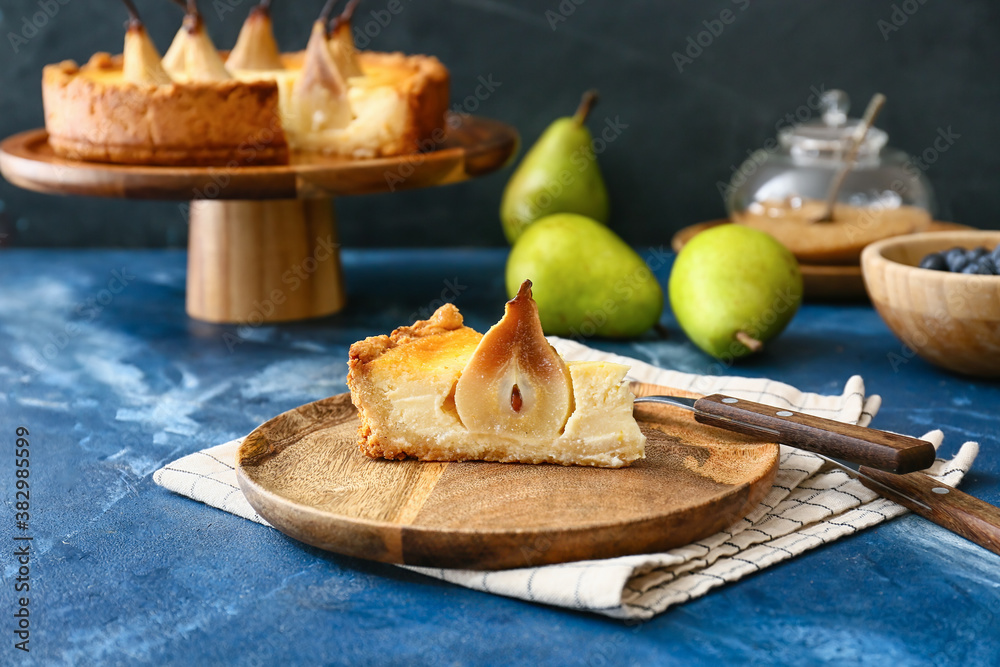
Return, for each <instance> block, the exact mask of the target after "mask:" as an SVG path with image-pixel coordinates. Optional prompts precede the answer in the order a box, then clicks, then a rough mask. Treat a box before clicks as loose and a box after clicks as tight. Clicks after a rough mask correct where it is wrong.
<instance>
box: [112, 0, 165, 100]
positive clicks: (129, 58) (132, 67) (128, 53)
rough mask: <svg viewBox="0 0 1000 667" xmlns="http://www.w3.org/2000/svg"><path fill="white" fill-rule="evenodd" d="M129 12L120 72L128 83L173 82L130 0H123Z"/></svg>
mask: <svg viewBox="0 0 1000 667" xmlns="http://www.w3.org/2000/svg"><path fill="white" fill-rule="evenodd" d="M124 2H125V8H126V9H127V10H128V14H129V25H128V30H127V31H126V33H125V46H124V48H123V49H122V60H123V66H122V70H123V72H122V74H123V76H124V78H125V80H126V81H128V82H129V83H137V84H152V85H157V86H159V85H167V84H170V83H173V82H172V81H171V79H170V76H169V75H168V74H167V72H166V70H164V69H163V64H162V63H161V62H160V53H159V52H158V51H157V50H156V45H155V44H153V40H152V39H150V38H149V34H148V33H147V32H146V27H145V26H144V25H143V23H142V19H141V18H140V17H139V12H138V10H136V8H135V4H133V3H132V0H124Z"/></svg>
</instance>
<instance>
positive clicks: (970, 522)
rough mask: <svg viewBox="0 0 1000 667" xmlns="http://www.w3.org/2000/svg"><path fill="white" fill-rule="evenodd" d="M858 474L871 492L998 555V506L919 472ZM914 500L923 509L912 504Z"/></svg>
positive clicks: (867, 470)
mask: <svg viewBox="0 0 1000 667" xmlns="http://www.w3.org/2000/svg"><path fill="white" fill-rule="evenodd" d="M858 472H860V473H861V474H862V475H866V476H868V477H870V478H871V479H865V478H864V477H859V478H858V479H859V481H860V482H861V483H862V484H864V485H865V486H867V487H868V488H869V489H871V490H872V491H875V492H876V493H878V494H879V495H881V496H884V497H886V498H888V499H889V500H891V501H893V502H895V503H899V504H900V505H902V506H903V507H905V508H907V509H909V510H912V511H913V512H914V513H916V514H919V515H920V516H922V517H924V518H925V519H928V520H930V521H933V522H934V523H936V524H937V525H939V526H942V527H943V528H947V529H948V530H950V531H951V532H953V533H955V534H957V535H961V536H962V537H964V538H965V539H967V540H971V541H973V542H975V543H976V544H978V545H979V546H981V547H984V548H986V549H989V550H990V551H992V552H993V553H995V554H1000V507H996V506H994V505H990V504H989V503H987V502H985V501H983V500H980V499H979V498H976V497H975V496H970V495H969V494H967V493H963V492H961V491H959V490H958V489H956V488H955V487H953V486H948V485H947V484H942V483H941V482H938V481H935V480H934V479H932V478H930V477H928V476H927V475H925V474H923V473H919V472H915V473H910V474H909V475H893V474H891V473H885V472H882V471H881V470H873V469H871V468H866V467H864V466H862V467H861V468H860V469H859V470H858ZM872 480H875V481H874V482H873V481H872ZM875 482H878V483H877V484H876V483H875ZM904 494H905V495H904ZM914 499H915V500H919V501H920V502H921V503H923V504H924V505H926V507H924V506H923V505H918V504H917V503H915V502H913V500H914Z"/></svg>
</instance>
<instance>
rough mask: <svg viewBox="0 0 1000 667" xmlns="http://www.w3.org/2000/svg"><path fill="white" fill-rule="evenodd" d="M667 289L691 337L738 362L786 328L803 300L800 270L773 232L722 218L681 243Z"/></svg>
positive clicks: (718, 356)
mask: <svg viewBox="0 0 1000 667" xmlns="http://www.w3.org/2000/svg"><path fill="white" fill-rule="evenodd" d="M668 291H669V293H670V307H671V308H673V311H674V316H675V317H676V318H677V322H678V323H679V324H680V325H681V328H682V329H684V333H686V334H687V335H688V338H690V339H691V341H692V342H693V343H694V344H695V345H697V346H698V347H700V348H701V349H702V350H704V351H705V352H707V353H708V354H710V355H712V356H713V357H715V358H716V359H724V360H733V359H738V358H739V357H743V356H746V355H748V354H750V353H752V352H757V351H758V350H760V349H761V347H762V346H763V343H764V342H765V341H767V340H769V339H771V338H773V337H775V336H777V335H778V334H779V333H781V331H782V330H783V329H784V328H785V326H786V325H787V324H788V322H789V321H790V320H791V319H792V316H793V315H795V311H796V310H798V307H799V304H800V303H801V302H802V273H801V272H800V271H799V264H798V262H797V261H795V256H794V255H792V253H791V252H789V251H788V249H787V248H785V246H783V245H781V243H779V242H778V241H777V240H775V239H774V238H773V237H772V236H770V235H768V234H765V233H764V232H762V231H759V230H756V229H752V228H750V227H744V226H743V225H734V224H725V225H720V226H718V227H713V228H711V229H708V230H706V231H704V232H701V233H700V234H698V235H697V236H695V237H694V238H693V239H691V240H690V241H689V242H688V244H687V245H685V246H684V247H683V248H682V249H681V251H680V254H678V255H677V260H676V261H675V262H674V267H673V270H672V271H671V273H670V282H669V285H668Z"/></svg>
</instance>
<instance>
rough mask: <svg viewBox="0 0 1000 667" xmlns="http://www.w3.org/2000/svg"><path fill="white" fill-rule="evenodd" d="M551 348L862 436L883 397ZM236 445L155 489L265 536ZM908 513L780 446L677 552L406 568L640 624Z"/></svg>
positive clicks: (857, 382) (851, 383)
mask: <svg viewBox="0 0 1000 667" xmlns="http://www.w3.org/2000/svg"><path fill="white" fill-rule="evenodd" d="M552 342H553V344H554V345H555V346H556V348H557V349H558V350H559V352H560V353H561V354H562V355H563V356H564V357H565V358H567V359H573V360H591V359H606V360H610V361H616V362H618V363H623V364H627V365H629V366H631V367H632V370H631V371H630V373H629V377H630V378H631V379H634V380H639V381H642V382H650V383H654V384H660V385H664V386H667V387H675V388H678V389H688V390H691V391H695V392H698V393H701V394H712V393H724V394H729V395H732V396H736V397H738V398H744V399H747V400H752V401H757V402H759V403H765V404H769V405H774V406H776V407H783V408H790V409H792V410H796V411H799V412H805V413H809V414H814V415H817V416H820V417H826V418H828V419H835V420H837V421H841V422H847V423H856V424H861V425H862V426H865V425H867V424H868V423H869V422H870V421H871V419H872V417H874V416H875V413H876V412H877V411H878V409H879V406H880V405H881V399H880V397H878V396H866V395H865V388H864V383H863V382H862V380H861V378H860V377H858V376H854V377H852V378H850V379H849V380H848V381H847V384H846V386H845V387H844V391H843V392H842V393H841V394H840V395H834V396H824V395H819V394H813V393H806V392H801V391H799V390H797V389H795V388H794V387H790V386H788V385H786V384H782V383H780V382H774V381H771V380H765V379H754V378H740V377H725V376H709V375H692V374H689V373H680V372H677V371H668V370H663V369H661V368H656V367H654V366H651V365H649V364H646V363H643V362H641V361H637V360H635V359H629V358H626V357H620V356H617V355H613V354H608V353H605V352H601V351H598V350H594V349H592V348H589V347H586V346H584V345H580V344H579V343H576V342H573V341H568V340H563V339H558V338H553V339H552ZM942 437H943V436H942V433H941V432H940V431H931V432H930V433H927V434H925V435H924V436H923V438H924V439H925V440H929V441H930V442H932V443H934V446H935V447H938V446H940V444H941V440H942ZM240 442H241V441H240V440H234V441H232V442H227V443H225V444H222V445H218V446H215V447H210V448H208V449H205V450H202V451H199V452H195V453H194V454H190V455H188V456H185V457H183V458H181V459H178V460H177V461H174V462H173V463H170V464H169V465H167V466H165V467H163V468H161V469H160V470H158V471H156V473H155V474H154V476H153V479H154V480H155V481H156V483H157V484H159V485H160V486H163V487H165V488H167V489H169V490H171V491H173V492H175V493H179V494H181V495H184V496H188V497H190V498H193V499H195V500H197V501H200V502H203V503H205V504H207V505H211V506H213V507H217V508H219V509H222V510H225V511H227V512H231V513H233V514H236V515H239V516H241V517H244V518H247V519H250V520H252V521H257V522H258V523H262V524H264V525H267V522H266V521H264V520H263V519H262V518H261V517H260V516H259V515H258V514H257V513H256V512H255V511H254V510H253V508H252V507H250V504H249V503H247V501H246V499H245V498H244V497H243V494H242V492H241V491H240V489H239V486H238V484H237V482H236V472H235V470H234V469H233V462H234V461H235V458H236V450H237V448H238V447H239V444H240ZM978 452H979V447H978V445H977V444H976V443H974V442H967V443H965V444H964V445H962V446H961V448H960V449H959V451H958V453H957V454H956V455H955V456H954V457H953V458H951V459H950V460H943V459H940V458H939V459H938V460H937V461H936V462H935V464H934V466H933V467H932V468H931V469H930V470H929V471H928V472H929V474H931V475H932V476H934V477H936V478H937V479H939V480H941V481H943V482H945V483H947V484H950V485H952V486H955V485H957V484H958V483H959V482H960V481H961V479H962V477H963V476H964V475H965V473H966V472H968V470H969V468H970V467H971V466H972V462H973V461H974V460H975V458H976V455H977V454H978ZM905 511H906V510H905V509H904V508H903V507H901V506H899V505H897V504H895V503H893V502H890V501H888V500H885V499H884V498H881V497H880V496H878V495H877V494H876V493H874V492H873V491H870V490H869V489H867V488H866V487H865V486H863V485H862V484H861V483H860V482H858V481H856V480H854V479H852V478H851V477H849V476H848V475H847V474H846V473H844V472H842V471H840V470H839V469H835V468H830V467H828V466H826V465H824V462H823V461H822V460H821V459H819V458H818V457H816V456H813V455H812V454H810V453H808V452H804V451H801V450H798V449H795V448H793V447H786V446H784V445H782V447H781V462H780V467H779V469H778V472H777V475H776V477H775V481H774V486H773V487H772V488H771V491H770V493H768V495H767V497H765V498H764V500H763V501H762V502H761V504H760V505H759V506H758V507H757V508H755V509H754V510H753V511H752V512H751V513H750V514H749V515H747V516H746V517H745V518H743V519H741V520H740V521H738V522H736V524H734V525H732V526H730V527H729V528H728V529H726V530H724V531H722V532H720V533H717V534H715V535H712V536H711V537H708V538H705V539H703V540H699V541H698V542H694V543H692V544H689V545H687V546H684V547H680V548H677V549H672V550H670V551H668V552H665V553H658V554H643V555H639V556H625V557H621V558H611V559H608V560H600V561H582V562H576V563H564V564H560V565H548V566H544V567H533V568H523V569H518V570H502V571H490V572H481V571H470V570H445V569H437V568H423V567H412V568H409V569H411V570H414V571H416V572H420V573H423V574H425V575H427V576H431V577H436V578H438V579H444V580H446V581H450V582H452V583H455V584H459V585H461V586H466V587H468V588H473V589H476V590H480V591H485V592H488V593H495V594H498V595H506V596H509V597H515V598H520V599H523V600H530V601H533V602H540V603H544V604H549V605H555V606H560V607H567V608H571V609H579V610H585V611H591V612H595V613H599V614H604V615H606V616H612V617H616V618H624V619H646V618H650V617H652V616H653V615H655V614H658V613H660V612H662V611H664V610H666V609H668V608H669V607H672V606H674V605H677V604H680V603H683V602H687V601H688V600H692V599H694V598H697V597H700V596H702V595H704V594H706V593H707V592H709V591H710V590H712V589H714V588H717V587H719V586H722V585H723V584H726V583H728V582H731V581H737V580H739V579H741V578H743V577H745V576H747V575H749V574H753V573H754V572H758V571H760V570H763V569H764V568H767V567H770V566H771V565H774V564H775V563H779V562H781V561H783V560H786V559H789V558H792V557H793V556H796V555H798V554H800V553H803V552H805V551H808V550H809V549H812V548H814V547H818V546H820V545H823V544H827V543H828V542H832V541H834V540H836V539H839V538H841V537H844V536H846V535H851V534H853V533H856V532H858V531H859V530H863V529H864V528H868V527H869V526H873V525H875V524H877V523H881V522H883V521H886V520H887V519H891V518H893V517H895V516H899V515H900V514H903V513H904V512H905ZM209 520H210V519H209V518H208V517H206V521H209Z"/></svg>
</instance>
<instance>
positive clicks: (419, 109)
mask: <svg viewBox="0 0 1000 667" xmlns="http://www.w3.org/2000/svg"><path fill="white" fill-rule="evenodd" d="M178 3H179V4H182V5H183V6H184V7H185V16H184V21H183V25H182V26H181V28H180V30H178V32H177V34H176V36H175V37H174V39H173V42H172V43H171V45H170V48H169V49H168V50H167V52H166V54H165V55H164V56H163V57H162V59H161V58H160V55H159V53H158V51H157V49H156V46H155V45H154V44H153V42H152V40H151V39H150V37H149V35H148V34H147V32H146V30H145V28H144V27H143V25H142V22H141V20H140V19H139V16H138V14H137V13H136V11H135V7H134V5H133V4H132V2H131V0H125V4H126V6H127V8H128V10H129V15H130V17H131V19H130V22H129V27H128V30H127V32H126V36H125V47H124V49H123V53H122V54H121V55H118V56H112V55H110V54H108V53H96V54H94V55H93V56H92V57H91V58H90V60H89V61H88V62H87V63H85V64H84V65H82V66H79V65H77V64H76V63H75V62H73V61H64V62H61V63H57V64H54V65H48V66H46V67H45V68H44V70H43V73H42V101H43V105H44V107H45V128H46V130H47V131H48V134H49V144H50V145H51V146H52V149H53V151H54V152H55V153H56V155H58V156H60V157H66V158H70V159H82V160H94V161H101V162H115V163H123V164H150V165H192V166H213V165H217V166H223V165H224V166H229V167H236V166H245V165H271V164H287V163H288V162H289V160H290V155H291V153H292V152H293V151H307V152H318V153H322V154H326V155H333V156H340V157H347V158H356V159H364V158H374V157H387V156H394V155H402V154H406V153H414V152H418V151H420V150H422V149H425V148H426V147H427V146H433V145H435V144H436V143H440V141H442V140H443V138H444V122H445V112H446V111H447V105H448V95H449V75H448V70H447V69H446V68H445V67H444V65H442V64H441V63H440V61H438V60H437V59H436V58H433V57H430V56H421V55H413V56H406V55H403V54H399V53H375V52H368V51H361V52H359V51H357V50H356V49H355V47H354V42H353V38H352V36H351V27H350V19H351V15H352V14H353V12H354V9H355V8H356V6H357V2H356V0H352V2H349V3H348V5H347V8H346V9H345V10H344V12H343V13H342V14H341V15H340V16H337V17H334V19H333V20H332V21H331V20H330V17H329V14H330V11H331V9H332V7H333V5H334V4H335V2H333V0H331V1H329V2H327V3H326V5H325V6H324V8H323V12H322V14H321V15H320V18H319V19H318V20H317V21H316V22H315V23H314V25H313V29H312V32H311V36H310V39H309V42H308V44H307V46H306V49H305V50H304V51H300V52H296V53H285V54H283V53H280V52H279V50H278V47H277V42H276V41H275V39H274V33H273V29H272V23H271V17H270V2H269V1H268V0H264V1H263V2H261V3H260V4H259V5H257V6H255V7H254V8H253V9H251V11H250V15H249V16H248V17H247V19H246V21H245V22H244V24H243V28H242V29H241V31H240V34H239V37H238V39H237V42H236V45H235V46H234V48H233V50H232V52H230V53H226V52H224V51H223V52H220V51H219V50H217V49H216V47H215V45H214V44H213V43H212V40H211V38H210V37H209V35H208V32H207V30H206V29H205V25H204V21H203V19H202V16H201V14H200V13H199V12H198V7H197V5H196V4H195V2H194V0H187V2H186V3H185V2H178Z"/></svg>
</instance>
